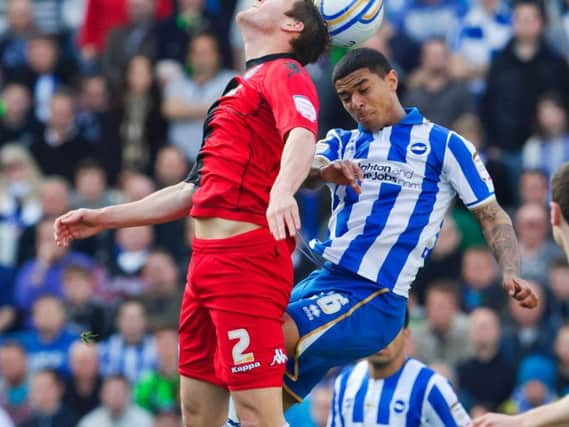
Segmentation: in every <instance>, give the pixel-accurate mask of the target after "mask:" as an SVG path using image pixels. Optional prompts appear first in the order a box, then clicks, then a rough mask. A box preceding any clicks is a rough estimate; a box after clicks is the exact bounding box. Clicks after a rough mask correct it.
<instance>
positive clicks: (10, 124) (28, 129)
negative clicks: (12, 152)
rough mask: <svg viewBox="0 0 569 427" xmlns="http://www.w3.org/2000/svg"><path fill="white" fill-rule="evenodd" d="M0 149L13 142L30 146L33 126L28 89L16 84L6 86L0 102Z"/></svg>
mask: <svg viewBox="0 0 569 427" xmlns="http://www.w3.org/2000/svg"><path fill="white" fill-rule="evenodd" d="M0 103H1V104H0V105H1V106H2V111H1V112H0V147H2V145H4V144H7V143H10V142H14V143H18V144H20V145H22V146H24V147H27V146H29V145H31V143H32V139H33V133H32V131H33V126H32V123H31V117H30V108H31V99H30V92H29V90H28V88H27V87H26V86H24V85H21V84H17V83H10V84H7V85H6V86H5V87H4V89H3V90H2V99H1V100H0Z"/></svg>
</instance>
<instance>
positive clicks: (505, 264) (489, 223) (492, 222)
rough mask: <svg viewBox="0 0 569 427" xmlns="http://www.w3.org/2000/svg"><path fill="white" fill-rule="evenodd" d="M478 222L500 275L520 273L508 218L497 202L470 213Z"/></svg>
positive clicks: (513, 234)
mask: <svg viewBox="0 0 569 427" xmlns="http://www.w3.org/2000/svg"><path fill="white" fill-rule="evenodd" d="M472 213H473V214H474V216H476V218H477V219H478V221H479V222H480V225H481V226H482V231H483V233H484V237H485V238H486V242H488V246H490V249H491V250H492V253H493V254H494V257H495V258H496V260H497V261H498V264H499V265H500V268H501V269H502V273H504V274H506V273H509V274H516V275H517V274H519V273H520V265H521V258H520V248H519V246H518V239H517V237H516V233H515V231H514V227H513V226H512V221H511V220H510V217H509V216H508V214H507V213H506V212H504V210H503V209H502V208H501V207H500V205H499V204H498V203H497V202H491V203H489V204H488V205H486V206H483V207H481V208H479V209H474V210H473V211H472Z"/></svg>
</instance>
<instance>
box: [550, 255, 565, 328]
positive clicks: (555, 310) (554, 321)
mask: <svg viewBox="0 0 569 427" xmlns="http://www.w3.org/2000/svg"><path fill="white" fill-rule="evenodd" d="M548 290H549V295H550V298H548V299H547V300H548V307H547V319H548V322H549V324H551V325H552V326H553V327H554V328H555V329H556V330H557V329H559V328H560V327H561V326H562V325H564V324H567V323H569V265H568V264H567V260H566V259H565V258H558V259H556V260H555V261H554V262H553V264H552V265H551V269H550V270H549V289H548Z"/></svg>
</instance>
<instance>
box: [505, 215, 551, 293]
mask: <svg viewBox="0 0 569 427" xmlns="http://www.w3.org/2000/svg"><path fill="white" fill-rule="evenodd" d="M515 226H516V232H517V234H518V240H519V244H520V251H521V255H522V266H521V267H522V269H521V272H522V276H523V277H525V278H529V279H532V280H535V281H537V282H539V283H540V284H542V285H544V284H546V283H547V276H548V271H549V267H550V266H551V263H552V262H553V260H555V259H556V258H558V257H559V256H561V255H562V252H561V251H560V249H559V248H558V247H557V246H556V245H555V244H554V243H553V242H552V241H551V239H550V238H549V218H548V217H547V212H546V210H545V208H544V207H543V205H537V204H527V205H523V206H522V207H520V208H519V209H518V211H517V213H516V217H515Z"/></svg>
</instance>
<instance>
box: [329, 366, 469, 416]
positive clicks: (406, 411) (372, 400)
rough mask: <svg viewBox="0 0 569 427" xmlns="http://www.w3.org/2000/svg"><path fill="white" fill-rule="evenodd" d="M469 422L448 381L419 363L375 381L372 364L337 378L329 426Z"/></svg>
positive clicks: (347, 371) (356, 367)
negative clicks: (372, 375)
mask: <svg viewBox="0 0 569 427" xmlns="http://www.w3.org/2000/svg"><path fill="white" fill-rule="evenodd" d="M470 422H471V421H470V418H469V416H468V414H467V413H466V411H465V410H464V408H463V407H462V405H461V404H460V402H459V401H458V398H457V397H456V393H455V392H454V390H453V389H452V387H451V385H450V384H449V382H448V381H447V380H446V379H445V378H444V377H442V376H440V375H438V374H436V373H435V372H433V370H431V369H430V368H428V367H427V366H425V365H424V364H422V363H421V362H419V361H417V360H415V359H407V361H406V362H405V364H404V365H403V366H402V367H401V369H399V371H397V372H396V373H395V374H393V375H392V376H390V377H388V378H385V379H377V380H376V379H372V378H370V375H369V366H368V362H367V360H363V361H361V362H359V363H358V364H357V365H356V366H355V367H353V368H350V369H347V370H346V371H344V372H343V373H342V374H340V375H339V376H338V378H337V379H336V383H335V386H334V396H333V398H332V408H331V413H330V416H329V418H328V427H363V426H365V427H386V426H391V427H419V426H421V427H467V426H469V425H470Z"/></svg>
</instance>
